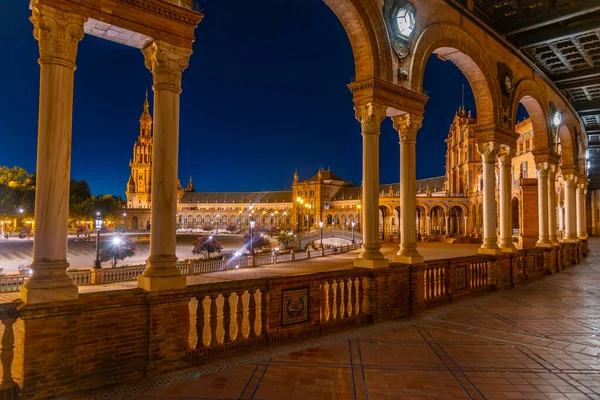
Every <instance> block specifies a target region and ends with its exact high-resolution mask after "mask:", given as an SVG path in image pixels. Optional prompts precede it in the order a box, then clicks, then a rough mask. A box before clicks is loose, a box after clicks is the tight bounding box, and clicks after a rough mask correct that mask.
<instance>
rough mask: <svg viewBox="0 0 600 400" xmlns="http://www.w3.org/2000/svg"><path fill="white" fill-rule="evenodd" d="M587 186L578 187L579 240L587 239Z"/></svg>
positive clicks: (581, 184) (582, 184) (580, 185)
mask: <svg viewBox="0 0 600 400" xmlns="http://www.w3.org/2000/svg"><path fill="white" fill-rule="evenodd" d="M586 192H587V190H586V184H585V183H580V184H578V185H577V201H576V207H577V238H579V239H582V240H583V239H587V237H588V234H587V229H586V215H585V195H586Z"/></svg>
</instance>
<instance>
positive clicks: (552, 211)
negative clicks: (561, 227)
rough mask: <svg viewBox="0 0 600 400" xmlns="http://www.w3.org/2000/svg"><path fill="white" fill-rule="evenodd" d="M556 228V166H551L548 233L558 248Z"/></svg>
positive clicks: (549, 175) (549, 174)
mask: <svg viewBox="0 0 600 400" xmlns="http://www.w3.org/2000/svg"><path fill="white" fill-rule="evenodd" d="M557 231H558V229H557V227H556V166H555V165H550V167H549V168H548V232H549V236H550V243H552V245H553V246H558V244H559V242H558V236H557Z"/></svg>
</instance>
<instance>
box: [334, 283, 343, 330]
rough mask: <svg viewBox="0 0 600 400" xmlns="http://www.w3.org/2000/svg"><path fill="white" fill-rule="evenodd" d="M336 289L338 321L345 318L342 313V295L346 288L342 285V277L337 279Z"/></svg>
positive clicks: (336, 315)
mask: <svg viewBox="0 0 600 400" xmlns="http://www.w3.org/2000/svg"><path fill="white" fill-rule="evenodd" d="M335 282H336V285H337V287H336V291H335V319H336V320H337V321H339V320H341V319H342V318H343V315H342V296H343V295H344V293H343V290H344V288H343V287H342V282H341V281H340V279H339V278H338V279H336V280H335Z"/></svg>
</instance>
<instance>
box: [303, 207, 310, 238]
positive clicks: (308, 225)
mask: <svg viewBox="0 0 600 400" xmlns="http://www.w3.org/2000/svg"><path fill="white" fill-rule="evenodd" d="M304 207H305V208H306V232H308V230H309V228H310V225H311V223H310V208H311V206H310V204H308V203H305V204H304Z"/></svg>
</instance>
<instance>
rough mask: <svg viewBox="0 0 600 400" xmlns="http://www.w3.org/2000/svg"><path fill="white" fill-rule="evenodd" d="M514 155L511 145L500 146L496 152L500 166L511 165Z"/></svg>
mask: <svg viewBox="0 0 600 400" xmlns="http://www.w3.org/2000/svg"><path fill="white" fill-rule="evenodd" d="M514 156H515V149H514V148H513V147H502V148H501V149H500V151H499V152H498V162H499V163H500V166H501V167H511V166H512V159H513V157H514Z"/></svg>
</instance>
